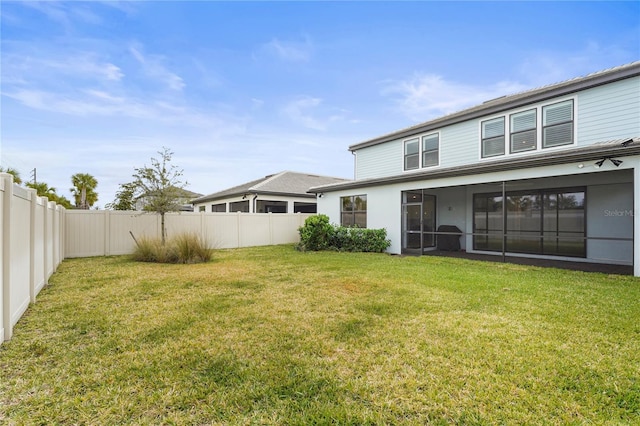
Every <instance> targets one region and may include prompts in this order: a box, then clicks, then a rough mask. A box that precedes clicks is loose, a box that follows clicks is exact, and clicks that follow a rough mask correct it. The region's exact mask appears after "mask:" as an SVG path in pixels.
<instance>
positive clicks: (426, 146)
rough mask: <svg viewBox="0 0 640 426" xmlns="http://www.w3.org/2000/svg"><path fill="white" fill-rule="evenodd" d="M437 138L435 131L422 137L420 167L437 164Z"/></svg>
mask: <svg viewBox="0 0 640 426" xmlns="http://www.w3.org/2000/svg"><path fill="white" fill-rule="evenodd" d="M439 139H440V138H439V135H438V134H437V133H434V134H432V135H426V136H423V137H422V167H430V166H437V165H438V149H439V145H440V143H439Z"/></svg>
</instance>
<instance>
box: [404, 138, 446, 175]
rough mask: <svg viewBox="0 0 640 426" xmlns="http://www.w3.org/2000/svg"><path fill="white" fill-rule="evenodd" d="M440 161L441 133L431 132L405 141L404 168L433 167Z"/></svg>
mask: <svg viewBox="0 0 640 426" xmlns="http://www.w3.org/2000/svg"><path fill="white" fill-rule="evenodd" d="M439 163H440V134H439V133H430V134H428V135H423V136H420V137H415V138H411V139H407V140H405V141H404V170H405V171H406V170H417V169H419V168H421V167H433V166H437V165H438V164H439Z"/></svg>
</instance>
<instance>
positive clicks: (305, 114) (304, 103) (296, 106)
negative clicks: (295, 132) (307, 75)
mask: <svg viewBox="0 0 640 426" xmlns="http://www.w3.org/2000/svg"><path fill="white" fill-rule="evenodd" d="M321 103H322V99H320V98H312V97H308V96H306V97H303V98H300V99H297V100H295V101H292V102H289V103H288V104H287V105H286V106H285V107H284V108H283V109H282V112H283V113H284V115H285V116H286V117H288V118H289V119H290V120H291V121H293V122H294V123H296V124H299V125H302V126H304V127H307V128H309V129H314V130H324V129H325V128H326V126H325V125H324V124H323V123H322V122H320V120H318V119H316V118H314V117H313V116H312V114H311V111H313V110H315V109H316V108H317V107H318V106H319V105H320V104H321Z"/></svg>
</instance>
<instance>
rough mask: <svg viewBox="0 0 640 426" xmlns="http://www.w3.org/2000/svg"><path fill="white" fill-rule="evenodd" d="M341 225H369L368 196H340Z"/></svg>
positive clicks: (364, 226) (361, 226)
mask: <svg viewBox="0 0 640 426" xmlns="http://www.w3.org/2000/svg"><path fill="white" fill-rule="evenodd" d="M340 206H341V207H340V225H342V226H356V227H358V228H366V227H367V196H366V195H352V196H349V197H340Z"/></svg>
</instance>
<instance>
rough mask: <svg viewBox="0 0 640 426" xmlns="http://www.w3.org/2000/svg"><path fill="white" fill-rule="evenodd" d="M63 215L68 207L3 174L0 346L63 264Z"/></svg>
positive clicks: (0, 195)
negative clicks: (53, 201)
mask: <svg viewBox="0 0 640 426" xmlns="http://www.w3.org/2000/svg"><path fill="white" fill-rule="evenodd" d="M63 214H64V208H62V207H57V206H56V205H55V204H54V203H49V202H48V201H47V200H46V199H45V198H39V197H38V196H37V195H36V192H35V191H34V190H32V189H26V188H23V187H21V186H18V185H15V184H14V183H13V177H12V176H11V175H9V174H6V173H0V237H1V244H0V255H1V256H0V257H1V261H0V343H1V342H3V341H5V340H9V339H10V338H11V336H12V334H13V327H14V326H15V325H16V323H17V322H18V320H19V319H20V317H21V316H22V315H23V314H24V312H25V311H26V310H27V308H28V307H29V304H30V303H32V302H35V300H36V295H37V294H38V293H39V292H40V290H41V289H42V288H43V287H44V285H45V284H46V282H47V280H48V278H49V276H50V275H51V274H52V273H53V271H54V270H55V268H56V267H57V265H58V264H59V263H60V261H61V245H60V238H62V237H61V234H60V232H59V231H60V226H62V221H61V219H60V218H61V216H62V215H63ZM56 227H58V228H56Z"/></svg>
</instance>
